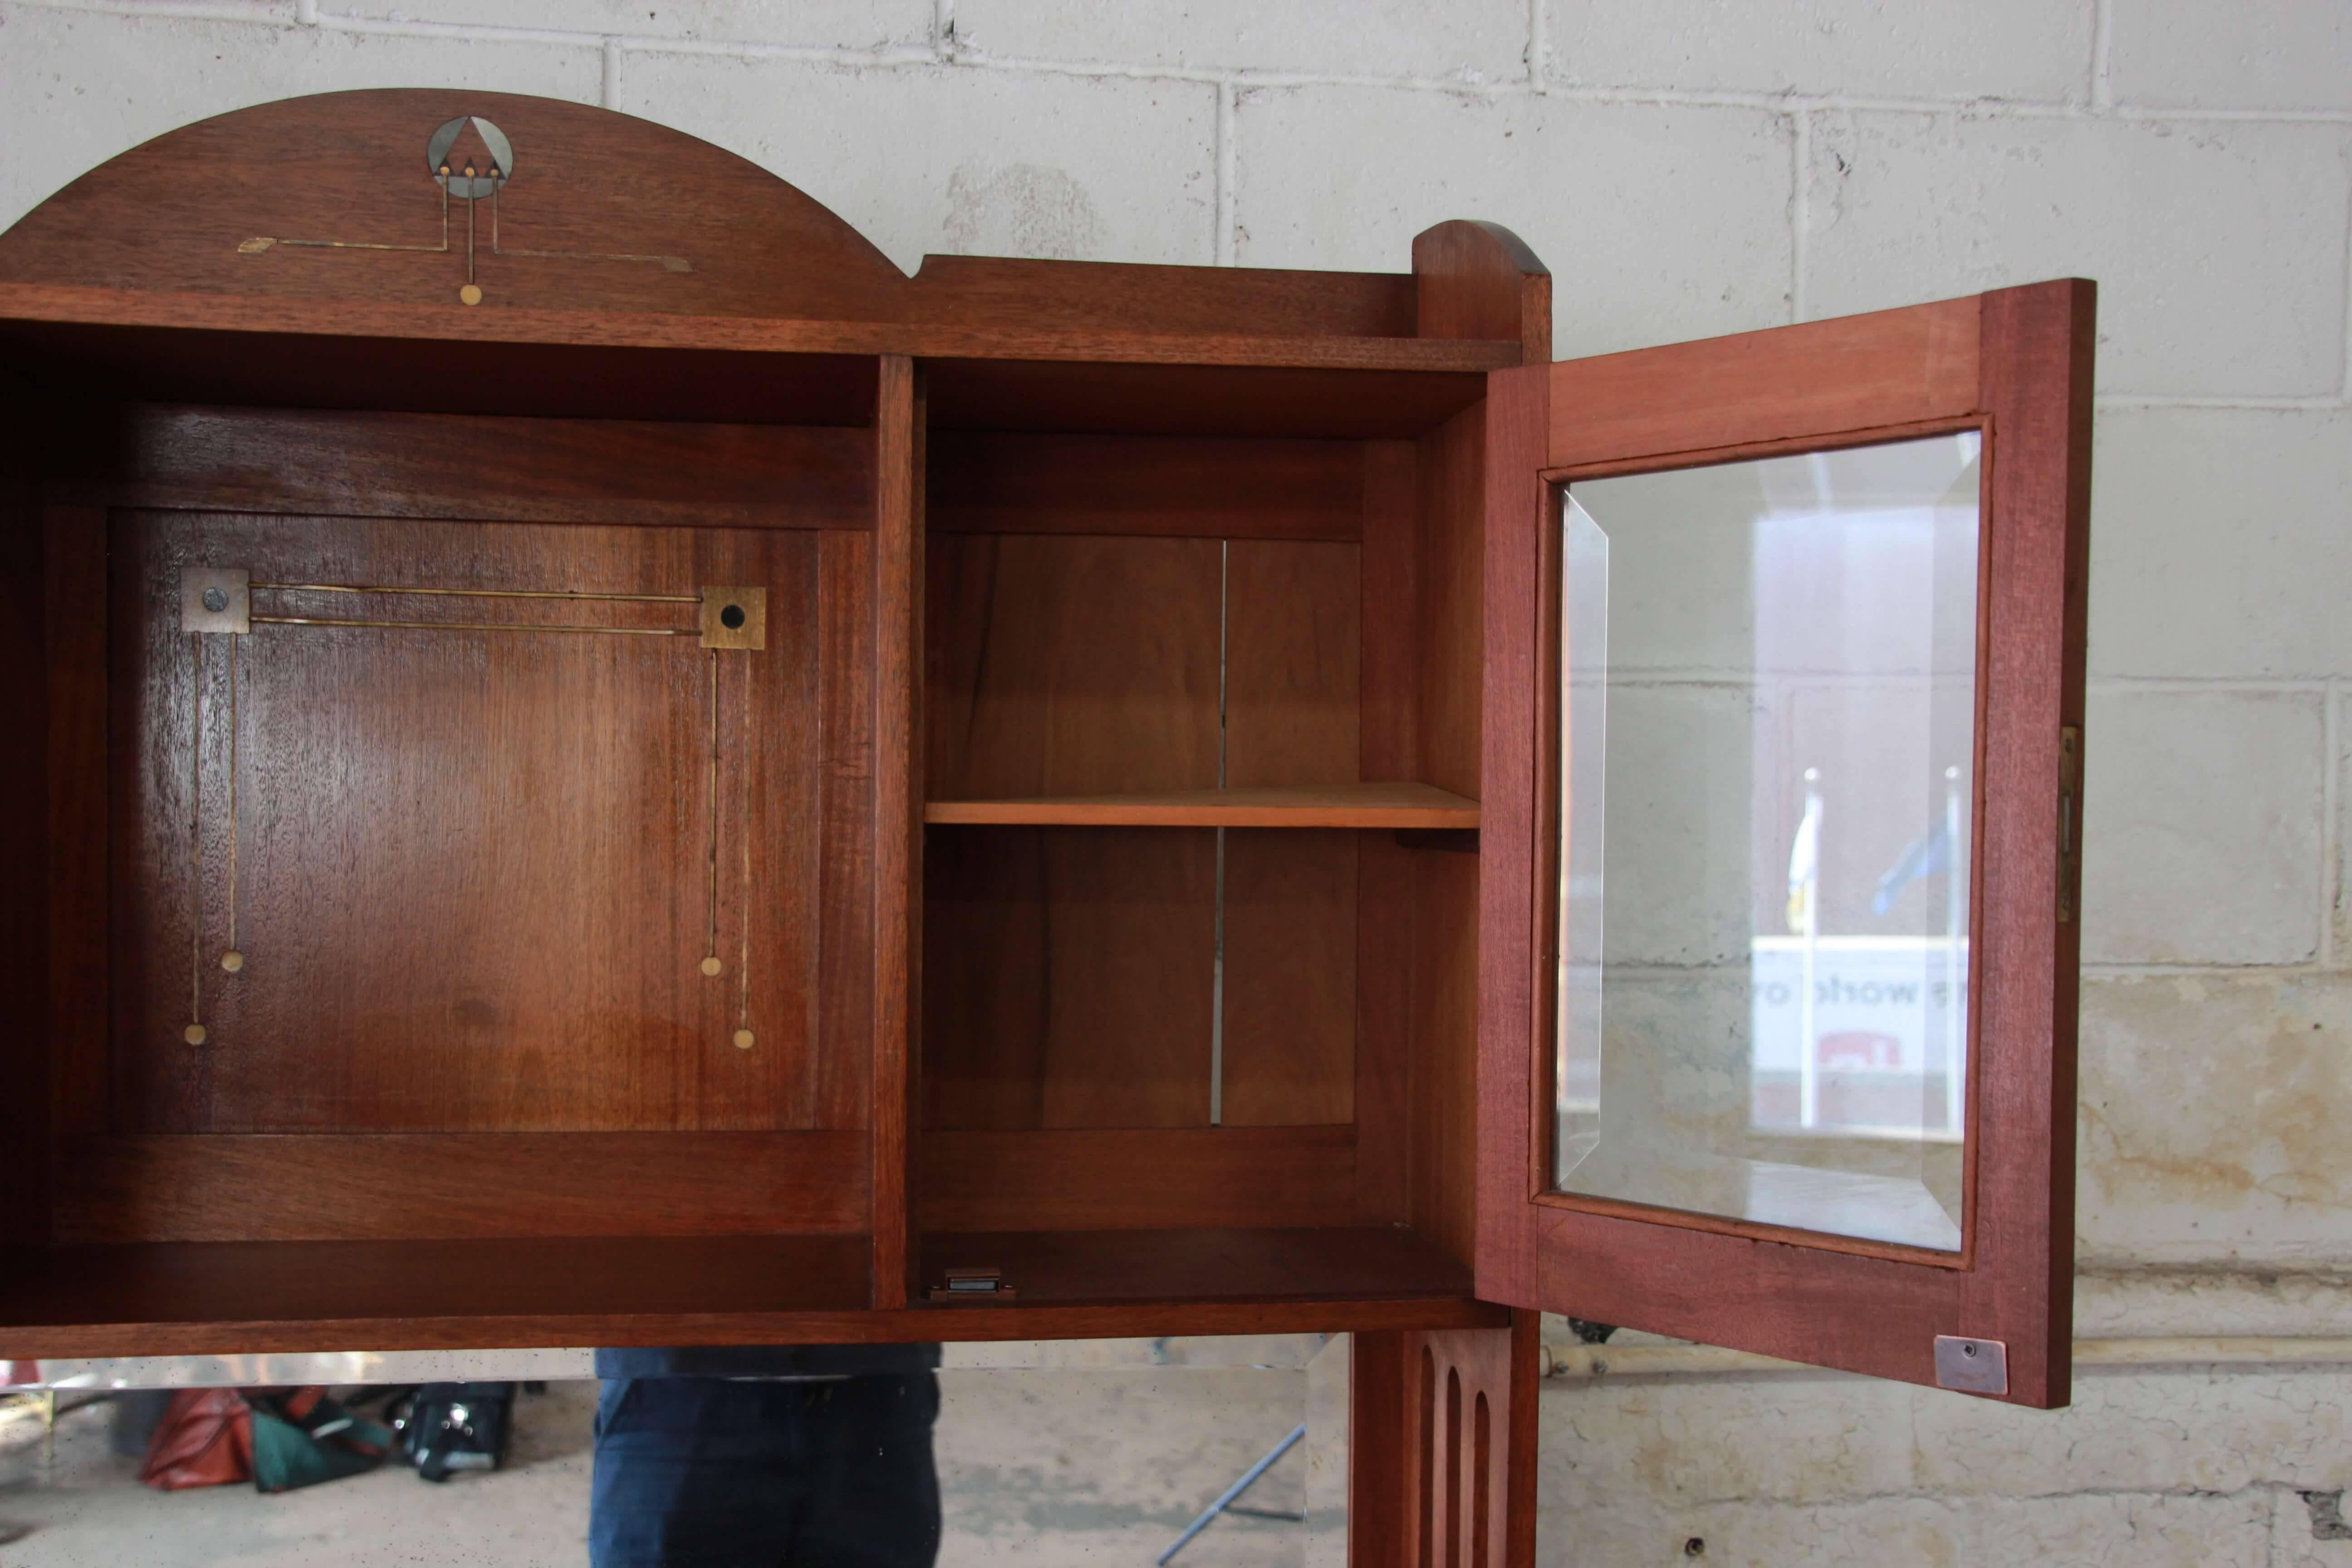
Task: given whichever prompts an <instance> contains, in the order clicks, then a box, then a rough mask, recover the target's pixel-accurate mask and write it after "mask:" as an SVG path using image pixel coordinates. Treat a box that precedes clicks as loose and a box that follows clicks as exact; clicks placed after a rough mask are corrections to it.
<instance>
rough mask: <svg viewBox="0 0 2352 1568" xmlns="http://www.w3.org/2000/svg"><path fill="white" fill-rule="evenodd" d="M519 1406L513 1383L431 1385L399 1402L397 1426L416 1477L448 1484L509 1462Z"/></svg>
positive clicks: (395, 1420) (394, 1428)
mask: <svg viewBox="0 0 2352 1568" xmlns="http://www.w3.org/2000/svg"><path fill="white" fill-rule="evenodd" d="M514 1402H515V1385H514V1384H511V1383H428V1384H424V1385H423V1386H422V1387H420V1388H418V1389H417V1390H416V1392H415V1393H414V1394H409V1395H407V1396H406V1397H405V1398H404V1399H402V1400H396V1401H394V1405H393V1406H392V1408H393V1412H394V1415H393V1421H392V1427H393V1430H394V1431H395V1432H397V1433H398V1434H400V1451H401V1452H402V1453H403V1454H404V1455H405V1456H406V1457H407V1458H408V1462H409V1463H410V1464H412V1465H415V1467H416V1473H417V1474H418V1475H420V1476H422V1477H424V1478H425V1479H426V1480H428V1481H446V1480H447V1479H449V1478H450V1476H451V1475H452V1474H454V1473H455V1472H457V1471H458V1470H495V1469H497V1468H499V1466H500V1465H501V1464H504V1463H505V1462H506V1457H507V1438H508V1436H509V1434H510V1432H511V1430H512V1427H513V1424H514Z"/></svg>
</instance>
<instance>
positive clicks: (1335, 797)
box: [923, 784, 1478, 828]
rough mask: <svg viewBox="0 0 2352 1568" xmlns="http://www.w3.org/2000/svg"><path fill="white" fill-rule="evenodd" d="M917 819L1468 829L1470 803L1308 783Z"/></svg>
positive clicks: (976, 804)
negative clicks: (1289, 786)
mask: <svg viewBox="0 0 2352 1568" xmlns="http://www.w3.org/2000/svg"><path fill="white" fill-rule="evenodd" d="M923 820H924V821H925V822H927V823H929V824H931V825H933V826H951V825H963V826H971V825H978V824H992V825H996V826H1060V827H1419V828H1462V827H1470V828H1475V827H1476V826H1478V803H1477V802H1476V801H1475V800H1472V799H1470V798H1469V797H1468V796H1466V795H1454V794H1452V793H1451V792H1449V791H1446V790H1442V789H1438V788H1436V787H1435V786H1433V785H1431V784H1315V785H1302V786H1299V787H1296V788H1289V789H1198V790H1167V791H1153V792H1147V793H1141V794H1133V795H1035V796H1031V797H1028V798H1025V799H1018V800H935V801H932V802H930V803H929V804H928V805H925V806H924V807H923Z"/></svg>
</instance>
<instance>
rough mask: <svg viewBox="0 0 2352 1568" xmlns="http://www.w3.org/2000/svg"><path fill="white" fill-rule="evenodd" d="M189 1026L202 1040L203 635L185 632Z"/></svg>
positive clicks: (188, 1032)
mask: <svg viewBox="0 0 2352 1568" xmlns="http://www.w3.org/2000/svg"><path fill="white" fill-rule="evenodd" d="M188 653H189V658H188V715H189V725H188V728H189V742H188V1026H187V1028H186V1029H184V1030H183V1031H182V1032H181V1037H182V1038H183V1039H184V1040H186V1041H187V1042H188V1044H190V1045H192V1046H201V1045H203V1044H204V1043H205V956H204V946H205V841H204V822H205V809H204V802H205V637H204V634H203V633H202V632H191V633H189V634H188Z"/></svg>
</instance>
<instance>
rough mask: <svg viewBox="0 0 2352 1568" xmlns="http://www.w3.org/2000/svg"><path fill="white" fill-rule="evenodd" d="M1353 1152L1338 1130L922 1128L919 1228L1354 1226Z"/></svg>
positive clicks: (1349, 1133)
mask: <svg viewBox="0 0 2352 1568" xmlns="http://www.w3.org/2000/svg"><path fill="white" fill-rule="evenodd" d="M1355 1147H1356V1140H1355V1131H1354V1130H1353V1129H1352V1128H1349V1127H1345V1126H1335V1127H1258V1128H1236V1127H1207V1126H1199V1127H1164V1128H1123V1129H1118V1130H1109V1131H1099V1130H1087V1129H1047V1130H1042V1131H960V1130H953V1131H951V1130H931V1131H926V1132H925V1133H924V1135H923V1177H922V1215H923V1222H924V1228H925V1229H926V1230H929V1231H950V1230H1166V1229H1182V1228H1185V1227H1188V1226H1331V1225H1336V1226H1345V1225H1355V1224H1359V1223H1360V1215H1358V1213H1357V1210H1356V1205H1355V1197H1354V1183H1355Z"/></svg>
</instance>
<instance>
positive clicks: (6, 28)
mask: <svg viewBox="0 0 2352 1568" xmlns="http://www.w3.org/2000/svg"><path fill="white" fill-rule="evenodd" d="M424 83H453V84H460V85H467V84H470V85H478V86H480V87H483V88H490V89H503V90H511V91H522V92H535V93H548V94H554V95H558V96H562V97H569V98H573V99H578V100H584V101H590V102H600V103H604V104H606V105H609V106H611V107H613V108H615V109H621V110H628V111H630V112H632V113H636V114H641V115H645V116H647V117H649V118H653V119H656V120H660V121H666V122H667V123H669V124H672V125H676V126H678V127H680V128H682V129H684V130H687V131H690V132H695V133H697V134H698V135H701V136H704V137H707V138H709V140H711V141H714V142H719V143H720V144H722V145H724V146H727V147H730V148H731V149H733V150H735V151H737V152H740V153H744V154H746V155H747V156H750V157H751V158H754V159H756V160H758V161H759V162H761V163H763V164H765V165H766V166H768V167H770V168H772V169H773V170H774V171H775V172H776V173H778V174H781V175H782V176H784V177H785V178H787V179H790V180H791V181H793V183H794V184H799V185H800V186H802V187H803V189H806V190H808V191H809V192H810V193H811V194H812V195H815V196H816V197H817V198H818V199H820V200H822V201H824V203H826V204H827V205H830V206H832V207H834V208H835V210H837V211H838V212H840V213H841V214H842V215H843V216H845V217H846V218H848V219H849V220H850V221H851V222H853V223H855V224H856V225H857V226H859V227H860V228H862V229H863V230H865V231H866V233H867V234H868V235H870V236H871V237H873V238H874V239H875V240H876V241H877V243H878V244H879V245H880V246H881V247H883V248H884V249H885V250H886V251H887V252H888V253H889V254H890V256H891V257H892V258H894V259H895V260H897V261H898V262H899V263H900V264H901V265H902V266H905V267H908V268H912V267H913V266H914V265H916V263H917V262H918V260H919V258H920V257H921V255H922V254H923V253H925V252H926V251H933V250H939V251H950V250H966V251H982V252H994V253H1009V254H1020V255H1033V256H1082V257H1089V258H1103V259H1113V260H1128V261H1158V262H1234V263H1243V264H1248V265H1254V266H1267V267H1341V268H1382V269H1401V268H1403V267H1404V265H1405V264H1406V247H1407V241H1408V239H1409V237H1411V236H1412V233H1413V232H1414V231H1415V230H1417V229H1419V228H1421V227H1423V226H1426V225H1428V224H1430V223H1433V222H1435V221H1437V220H1439V219H1442V218H1446V217H1454V216H1479V217H1487V218H1492V219H1495V220H1497V221H1500V222H1503V223H1506V224H1507V225H1509V226H1512V227H1514V228H1516V229H1517V230H1518V232H1519V233H1520V234H1521V235H1522V236H1524V237H1526V238H1527V239H1528V241H1529V242H1530V243H1531V244H1532V245H1533V246H1534V247H1535V248H1536V250H1537V251H1538V254H1540V255H1542V256H1544V257H1545V258H1547V259H1548V260H1549V262H1550V263H1551V265H1552V267H1553V268H1554V270H1555V279H1556V287H1557V292H1556V300H1557V306H1556V319H1557V322H1558V331H1557V341H1556V345H1555V346H1556V352H1557V353H1559V355H1561V356H1563V357H1566V356H1571V355H1576V354H1582V353H1598V352H1604V351H1607V350H1612V349H1618V348H1624V347H1628V346H1633V345H1638V344H1643V343H1650V342H1665V341H1671V340H1675V339H1681V338H1690V337H1697V336H1704V335H1708V334H1713V333H1719V332H1727V331H1740V330H1744V329H1748V328H1755V327H1764V326H1770V325H1775V324H1778V323H1781V322H1787V321H1801V320H1807V319H1812V318H1817V317H1822V316H1828V315H1835V314H1841V313H1845V312H1851V311H1855V310H1869V309H1872V308H1874V307H1878V306H1884V305H1890V304H1896V303H1903V302H1907V301H1911V300H1921V299H1930V298H1935V297H1938V296H1943V295H1948V294H1957V293H1963V292H1968V291H1972V290H1977V289H1985V288H1989V287H1994V286H1998V285H2000V284H2004V283H2010V282H2016V281H2024V280H2029V279H2037V278H2041V277H2045V276H2052V275H2056V274H2061V273H2069V272H2081V273H2087V274H2089V275H2091V276H2094V277H2096V278H2097V279H2099V280H2100V284H2101V304H2102V327H2103V340H2104V341H2103V342H2102V344H2101V350H2100V365H2099V388H2100V391H2099V403H2098V407H2099V426H2098V447H2097V461H2098V470H2097V481H2096V496H2097V500H2096V505H2095V539H2096V542H2095V549H2094V563H2093V574H2094V575H2093V583H2094V587H2093V604H2092V628H2091V635H2092V641H2091V672H2092V697H2091V708H2090V720H2089V731H2088V745H2087V750H2088V771H2089V785H2088V787H2089V792H2090V793H2089V801H2088V805H2087V811H2086V826H2087V836H2088V845H2087V860H2086V882H2087V888H2086V892H2085V915H2084V934H2085V942H2086V945H2085V957H2086V973H2085V983H2084V1033H2083V1085H2082V1102H2081V1126H2082V1167H2081V1209H2080V1237H2079V1242H2078V1247H2079V1253H2080V1256H2081V1258H2082V1260H2083V1263H2084V1268H2085V1270H2086V1277H2085V1284H2084V1298H2083V1301H2084V1305H2083V1314H2084V1324H2085V1327H2084V1332H2086V1333H2093V1332H2098V1333H2108V1334H2152V1333H2179V1334H2227V1333H2252V1332H2262V1333H2270V1334H2285V1335H2309V1334H2320V1333H2336V1334H2343V1333H2347V1332H2352V1288H2347V1286H2346V1284H2345V1283H2344V1281H2345V1279H2347V1276H2352V1155H2347V1152H2346V1142H2347V1132H2346V1130H2347V1128H2352V973H2347V962H2352V912H2347V909H2346V908H2345V902H2344V896H2343V888H2344V884H2345V879H2346V867H2345V856H2346V853H2347V850H2346V845H2347V837H2352V835H2347V827H2352V788H2347V782H2352V780H2347V772H2348V771H2352V712H2347V705H2352V615H2347V614H2346V613H2345V602H2346V598H2347V588H2352V515H2347V512H2352V399H2347V278H2352V268H2347V237H2352V222H2347V218H2352V167H2347V160H2348V159H2352V5H2347V3H2346V0H2242V3H2241V4H2238V5H2214V4H2210V0H1976V3H1975V4H1970V5H1950V4H1937V3H1935V0H1748V3H1744V4H1736V5H1735V4H1726V3H1724V0H1638V3H1637V0H1453V3H1451V4H1448V5H1442V6H1437V5H1425V4H1419V3H1416V0H1352V3H1345V0H1296V3H1293V4H1289V5H1266V4H1262V3H1261V4H1250V3H1247V0H1186V3H1183V4H1178V3H1176V0H1120V3H1118V4H1115V5H1114V4H1095V3H1088V0H803V3H800V4H785V3H783V0H751V3H744V4H736V5H729V4H723V3H721V0H561V3H560V0H466V3H465V4H459V3H457V0H111V3H90V4H22V3H16V0H0V223H5V222H7V221H12V220H13V219H14V218H15V217H16V216H17V215H18V214H20V213H22V212H23V211H24V210H25V209H26V208H27V207H29V206H30V205H33V204H34V203H35V202H37V201H38V200H39V199H40V198H41V197H43V196H44V195H47V194H48V193H49V192H50V191H51V190H53V189H55V188H56V187H57V186H58V185H59V184H63V183H64V182H65V181H66V180H68V179H69V178H70V177H71V176H72V175H73V174H76V173H78V172H79V171H80V170H82V169H84V168H86V167H88V166H89V165H90V164H92V163H97V162H99V161H100V160H101V159H103V158H105V157H107V156H110V154H112V153H117V152H120V151H121V150H122V149H124V148H126V147H129V146H131V145H132V144H134V143H136V142H139V141H142V140H143V139H144V138H146V137H149V136H152V135H154V134H156V133H158V132H163V131H164V130H167V129H169V128H171V127H172V126H174V125H177V124H180V123H182V122H184V121H189V120H192V119H194V118H197V117H199V116H202V115H205V114H210V113H214V112H216V111H219V110H227V109H231V108H235V107H237V106H239V105H243V104H247V103H252V102H257V101H260V100H267V99H271V98H277V97H281V96H286V95H289V94H295V93H305V92H315V91H320V90H325V89H333V88H343V87H360V86H394V85H414V84H424ZM2347 1392H2352V1389H2347V1376H2346V1374H2344V1373H2326V1372H2324V1371H2316V1370H2311V1369H2298V1368H2293V1367H2284V1368H2263V1369H2256V1370H2243V1369H2241V1370H2236V1371H2231V1370H2221V1369H2213V1368H2179V1369H2171V1370H2142V1371H2136V1372H2120V1371H2118V1372H2089V1373H2084V1376H2083V1378H2082V1380H2081V1384H2080V1387H2079V1398H2078V1403H2077V1405H2076V1407H2075V1408H2074V1410H2073V1411H2071V1412H2069V1413H2068V1414H2066V1415H2062V1416H2057V1417H2031V1416H2022V1415H2011V1414H2010V1413H2008V1412H2005V1411H1994V1410H1989V1409H1988V1408H1987V1407H1984V1406H1981V1405H1969V1404H1968V1403H1967V1402H1964V1401H1959V1400H1957V1399H1955V1398H1952V1397H1949V1396H1940V1395H1935V1394H1918V1393H1915V1392H1912V1391H1909V1390H1905V1389H1895V1388H1886V1387H1881V1386H1874V1385H1869V1384H1859V1383H1855V1382H1853V1381H1851V1380H1842V1379H1824V1378H1801V1377H1787V1376H1782V1377H1776V1378H1769V1379H1750V1380H1740V1379H1721V1378H1717V1379H1708V1380H1693V1381H1687V1382H1683V1381H1674V1380H1655V1381H1653V1382H1651V1383H1648V1384H1641V1383H1625V1382H1622V1381H1619V1382H1611V1381H1608V1380H1605V1379H1604V1380H1601V1381H1600V1382H1597V1383H1590V1384H1578V1385H1576V1386H1574V1387H1566V1388H1562V1389H1560V1390H1559V1391H1556V1392H1554V1393H1551V1394H1548V1395H1547V1398H1546V1402H1545V1433H1544V1435H1545V1453H1546V1458H1545V1467H1546V1468H1545V1475H1546V1483H1547V1485H1546V1503H1547V1513H1546V1519H1545V1541H1546V1555H1547V1559H1548V1560H1549V1561H1555V1562H1560V1563H1570V1562H1574V1563H1612V1564H1613V1563H1652V1562H1660V1563H1663V1562H1664V1561H1666V1560H1668V1559H1669V1558H1672V1559H1674V1560H1676V1561H1685V1560H1686V1559H1685V1557H1684V1555H1683V1554H1684V1553H1685V1550H1686V1549H1687V1547H1688V1544H1689V1542H1694V1541H1696V1542H1703V1545H1702V1546H1701V1548H1700V1551H1701V1552H1703V1554H1704V1555H1705V1557H1706V1558H1707V1559H1709V1560H1713V1561H1717V1562H1722V1561H1730V1562H1743V1563H1745V1562H1753V1563H1792V1562H1800V1561H1832V1560H1838V1561H1845V1560H1851V1561H1854V1562H1874V1563H1885V1562H1905V1561H1922V1562H1927V1561H1937V1562H1959V1561H1988V1562H2026V1561H2037V1562H2053V1563H2054V1562H2084V1563H2088V1562H2105V1561H2113V1560H2121V1559H2123V1558H2124V1557H2126V1556H2130V1557H2132V1558H2134V1559H2136V1560H2137V1559H2145V1560H2147V1561H2149V1562H2157V1563H2167V1562H2181V1563H2190V1562H2197V1563H2278V1564H2290V1563H2352V1541H2346V1540H2344V1539H2342V1538H2341V1537H2340V1536H2336V1535H2331V1534H2330V1532H2329V1531H2328V1530H2327V1529H2326V1526H2325V1521H2324V1519H2322V1518H2321V1516H2322V1515H2323V1514H2324V1513H2325V1511H2326V1507H2325V1501H2324V1500H2325V1499H2326V1497H2327V1495H2328V1494H2329V1493H2330V1492H2332V1491H2335V1490H2338V1489H2343V1488H2344V1487H2346V1486H2347V1484H2352V1450H2347V1443H2346V1434H2345V1432H2344V1430H2343V1428H2342V1426H2341V1422H2340V1415H2338V1414H2337V1412H2338V1411H2340V1407H2341V1405H2342V1402H2343V1395H2344V1394H2346V1393H2347ZM2306 1491H2307V1492H2311V1493H2312V1494H2314V1496H2315V1497H2316V1498H2319V1499H2321V1500H2322V1502H2320V1503H2308V1502H2306V1501H2305V1500H2304V1498H2303V1496H2302V1494H2303V1493H2304V1492H2306ZM2315 1520H2316V1521H2319V1522H2317V1523H2315Z"/></svg>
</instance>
